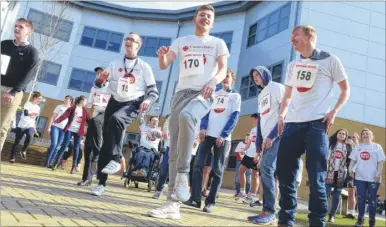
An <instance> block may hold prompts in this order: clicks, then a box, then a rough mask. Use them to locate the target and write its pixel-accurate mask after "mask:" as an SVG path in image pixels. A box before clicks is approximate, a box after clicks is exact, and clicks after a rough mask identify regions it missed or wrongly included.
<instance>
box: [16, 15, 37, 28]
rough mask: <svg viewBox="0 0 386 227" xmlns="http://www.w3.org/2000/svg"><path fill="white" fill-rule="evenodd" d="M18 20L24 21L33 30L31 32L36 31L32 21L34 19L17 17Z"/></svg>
mask: <svg viewBox="0 0 386 227" xmlns="http://www.w3.org/2000/svg"><path fill="white" fill-rule="evenodd" d="M16 22H22V23H24V24H25V25H26V26H27V27H28V28H29V29H30V30H31V32H33V31H34V24H33V23H32V21H30V20H27V19H25V18H22V17H21V18H19V19H17V20H16Z"/></svg>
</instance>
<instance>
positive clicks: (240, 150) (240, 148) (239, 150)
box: [234, 133, 252, 198]
mask: <svg viewBox="0 0 386 227" xmlns="http://www.w3.org/2000/svg"><path fill="white" fill-rule="evenodd" d="M249 136H250V135H249V133H247V135H246V136H245V139H244V140H243V141H240V142H239V143H238V144H237V146H236V149H235V156H236V172H235V186H236V194H235V195H234V197H235V198H237V197H238V196H239V195H240V176H239V172H240V166H241V160H243V158H244V156H245V146H246V145H247V140H248V138H249ZM245 174H246V182H247V183H246V187H245V192H246V193H248V192H249V189H250V187H251V175H252V171H251V170H247V172H246V173H245Z"/></svg>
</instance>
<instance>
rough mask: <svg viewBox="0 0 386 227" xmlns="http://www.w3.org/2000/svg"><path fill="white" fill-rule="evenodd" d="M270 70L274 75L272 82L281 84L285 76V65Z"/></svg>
mask: <svg viewBox="0 0 386 227" xmlns="http://www.w3.org/2000/svg"><path fill="white" fill-rule="evenodd" d="M268 69H269V71H270V72H271V74H272V80H273V81H275V82H278V83H281V78H282V75H283V63H279V64H276V65H273V66H270V67H268Z"/></svg>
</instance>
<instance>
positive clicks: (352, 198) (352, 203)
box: [347, 188, 356, 213]
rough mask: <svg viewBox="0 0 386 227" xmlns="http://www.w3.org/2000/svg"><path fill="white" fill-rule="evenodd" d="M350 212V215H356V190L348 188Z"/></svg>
mask: <svg viewBox="0 0 386 227" xmlns="http://www.w3.org/2000/svg"><path fill="white" fill-rule="evenodd" d="M347 191H348V210H349V213H354V210H355V203H356V202H355V188H348V189H347Z"/></svg>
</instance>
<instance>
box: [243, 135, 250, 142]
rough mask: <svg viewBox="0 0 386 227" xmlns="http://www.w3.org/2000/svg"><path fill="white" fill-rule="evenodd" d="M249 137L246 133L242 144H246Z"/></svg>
mask: <svg viewBox="0 0 386 227" xmlns="http://www.w3.org/2000/svg"><path fill="white" fill-rule="evenodd" d="M250 136H251V134H249V133H247V134H246V135H245V137H244V143H247V142H248V139H249V137H250Z"/></svg>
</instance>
